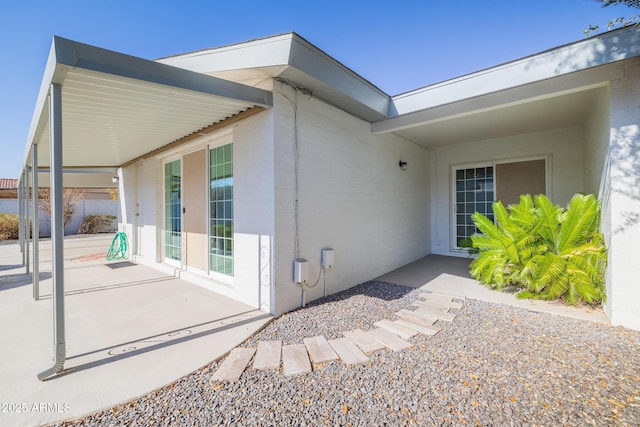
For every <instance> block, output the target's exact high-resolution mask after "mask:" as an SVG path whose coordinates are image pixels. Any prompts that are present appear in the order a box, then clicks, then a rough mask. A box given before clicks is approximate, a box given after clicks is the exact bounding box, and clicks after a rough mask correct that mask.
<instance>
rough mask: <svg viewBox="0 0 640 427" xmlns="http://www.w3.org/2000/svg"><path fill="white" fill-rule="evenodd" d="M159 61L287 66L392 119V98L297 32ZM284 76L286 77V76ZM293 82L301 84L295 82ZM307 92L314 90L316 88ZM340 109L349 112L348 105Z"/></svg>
mask: <svg viewBox="0 0 640 427" xmlns="http://www.w3.org/2000/svg"><path fill="white" fill-rule="evenodd" d="M157 61H158V62H161V63H164V64H170V65H173V66H176V67H181V68H185V69H188V70H192V71H197V72H199V73H216V72H221V71H230V70H240V69H266V68H269V67H284V68H282V69H283V70H286V69H287V67H290V68H294V69H296V70H298V71H301V72H302V73H304V74H305V75H307V76H309V77H310V78H312V79H315V80H317V81H319V82H321V83H322V86H320V85H318V88H319V87H322V90H329V92H333V93H332V94H331V98H334V99H335V98H336V97H337V94H338V93H341V94H342V95H344V96H345V97H348V98H351V99H353V100H354V101H356V102H357V103H360V104H362V105H364V106H365V107H366V108H367V109H369V110H371V111H374V112H375V116H377V117H388V116H389V106H390V97H389V95H387V94H385V93H384V92H383V91H381V90H380V89H378V88H377V87H375V86H374V85H373V84H372V83H370V82H368V81H367V80H366V79H364V78H363V77H361V76H359V75H358V74H357V73H355V72H353V71H352V70H350V69H349V68H347V67H345V66H344V65H343V64H341V63H340V62H338V61H336V60H335V59H333V58H332V57H331V56H329V55H327V54H326V53H324V52H323V51H322V50H320V49H318V48H317V47H315V46H314V45H313V44H311V43H309V42H308V41H306V40H305V39H304V38H302V37H300V36H299V35H297V34H295V33H289V34H283V35H278V36H273V37H268V38H264V39H258V40H252V41H249V42H245V43H239V44H235V45H231V46H223V47H219V48H213V49H206V50H202V51H197V52H191V53H187V54H183V55H178V56H173V57H168V58H161V59H158V60H157ZM284 74H285V77H286V74H287V73H284ZM288 74H290V75H291V74H293V75H295V74H296V73H295V72H289V73H288ZM272 77H277V76H272ZM294 83H300V82H296V81H295V80H294ZM327 88H328V89H327ZM308 89H311V90H312V91H313V90H314V89H316V88H313V87H311V88H308ZM319 96H320V97H322V96H321V95H319ZM347 104H348V103H347ZM339 107H341V108H344V109H345V110H347V111H349V110H350V108H349V105H339Z"/></svg>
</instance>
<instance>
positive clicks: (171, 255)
mask: <svg viewBox="0 0 640 427" xmlns="http://www.w3.org/2000/svg"><path fill="white" fill-rule="evenodd" d="M181 187H182V171H181V167H180V160H175V161H173V162H170V163H166V164H165V165H164V233H165V235H164V256H165V258H167V259H169V260H174V261H182V195H181Z"/></svg>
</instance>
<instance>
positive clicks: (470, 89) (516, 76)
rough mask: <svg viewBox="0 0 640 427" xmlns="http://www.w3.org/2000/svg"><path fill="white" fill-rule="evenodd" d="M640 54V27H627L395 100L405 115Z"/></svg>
mask: <svg viewBox="0 0 640 427" xmlns="http://www.w3.org/2000/svg"><path fill="white" fill-rule="evenodd" d="M638 55H640V27H627V28H622V29H620V30H616V31H611V32H608V33H604V34H601V35H598V36H594V37H591V38H589V39H586V40H583V41H579V42H576V43H572V44H568V45H565V46H561V47H558V48H555V49H551V50H548V51H546V52H542V53H540V54H537V55H533V56H529V57H526V58H523V59H519V60H516V61H513V62H509V63H506V64H503V65H500V66H497V67H493V68H489V69H486V70H483V71H479V72H476V73H472V74H468V75H466V76H462V77H459V78H456V79H453V80H448V81H445V82H442V83H438V84H435V85H432V86H427V87H425V88H421V89H418V90H415V91H412V92H407V93H404V94H401V95H397V96H395V97H393V98H392V101H393V105H394V106H395V108H396V110H397V113H398V115H402V114H407V113H412V112H415V111H419V110H425V109H429V108H433V107H436V106H439V105H443V104H449V103H453V102H456V101H460V100H463V99H469V98H473V97H477V96H481V95H484V94H487V93H492V92H498V91H502V90H505V89H509V88H513V87H517V86H522V85H526V84H529V83H532V82H536V81H540V80H544V79H550V78H554V77H558V76H562V75H566V74H569V73H574V72H576V71H580V70H585V69H587V68H592V67H597V66H599V65H604V64H607V63H610V62H614V61H620V60H623V59H628V58H631V57H634V56H638Z"/></svg>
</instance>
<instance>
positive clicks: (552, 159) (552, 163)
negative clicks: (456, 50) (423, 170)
mask: <svg viewBox="0 0 640 427" xmlns="http://www.w3.org/2000/svg"><path fill="white" fill-rule="evenodd" d="M539 156H540V157H542V156H548V158H549V164H548V167H549V170H548V174H547V176H548V177H549V178H550V182H549V183H548V184H550V185H548V187H550V194H548V196H550V198H551V200H552V201H553V202H554V203H556V204H559V205H565V204H566V203H567V202H568V201H569V199H570V198H571V196H573V194H575V193H576V192H579V191H584V187H583V166H582V164H583V130H582V129H581V128H579V127H574V128H566V129H559V130H552V131H545V132H536V133H531V134H525V135H517V136H510V137H506V138H499V139H492V140H485V141H475V142H470V143H464V144H453V145H446V146H440V147H437V148H436V149H435V153H434V155H433V157H432V162H431V164H432V168H431V174H432V175H431V176H432V197H433V199H432V200H434V201H435V200H437V201H438V203H432V205H431V206H432V208H431V215H432V217H433V218H434V221H433V222H432V228H431V238H432V240H431V247H432V250H433V253H434V254H439V255H451V256H467V254H466V253H461V252H456V251H453V250H452V247H453V245H452V243H453V242H452V229H451V222H452V214H451V209H452V207H451V197H452V196H451V194H452V193H451V191H452V190H451V169H452V166H454V165H456V166H457V165H463V164H473V163H478V164H479V165H481V164H484V163H487V164H491V163H492V162H493V161H500V162H502V161H519V160H522V159H530V158H533V157H539Z"/></svg>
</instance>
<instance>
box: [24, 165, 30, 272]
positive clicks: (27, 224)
mask: <svg viewBox="0 0 640 427" xmlns="http://www.w3.org/2000/svg"><path fill="white" fill-rule="evenodd" d="M23 191H24V198H23V200H24V208H23V210H24V236H25V240H24V257H25V261H26V262H25V264H24V267H25V273H26V274H29V261H30V259H29V244H30V243H31V227H30V225H31V222H30V221H29V219H30V215H29V168H28V167H27V168H25V169H24V190H23Z"/></svg>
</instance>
